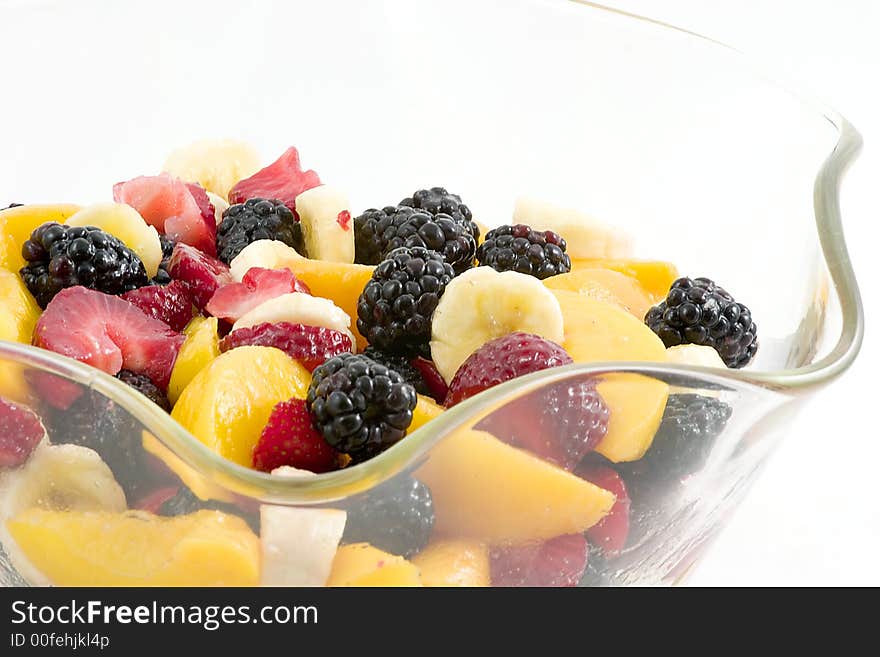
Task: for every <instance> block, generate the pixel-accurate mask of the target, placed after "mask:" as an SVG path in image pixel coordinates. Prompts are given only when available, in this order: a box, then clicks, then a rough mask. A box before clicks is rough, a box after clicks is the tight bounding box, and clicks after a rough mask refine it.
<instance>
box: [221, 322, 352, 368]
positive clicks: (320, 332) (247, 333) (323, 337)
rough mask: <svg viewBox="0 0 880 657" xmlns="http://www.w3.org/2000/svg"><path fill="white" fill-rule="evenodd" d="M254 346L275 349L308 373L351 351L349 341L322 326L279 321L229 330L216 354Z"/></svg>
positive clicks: (347, 338) (341, 334)
mask: <svg viewBox="0 0 880 657" xmlns="http://www.w3.org/2000/svg"><path fill="white" fill-rule="evenodd" d="M245 345H258V346H262V347H275V348H276V349H280V350H281V351H283V352H284V353H286V354H287V355H288V356H290V357H291V358H293V359H294V360H296V361H299V362H300V363H302V365H303V367H305V368H306V369H307V370H308V371H309V372H311V371H313V370H314V369H315V368H316V367H317V366H318V365H320V364H321V363H323V362H324V361H325V360H328V359H329V358H333V357H334V356H338V355H339V354H344V353H350V352H351V347H352V344H351V338H350V337H348V336H347V335H345V334H344V333H341V332H340V331H334V330H333V329H328V328H324V327H323V326H305V325H304V324H291V323H290V322H279V323H277V324H269V323H263V324H256V325H254V326H248V327H246V328H240V329H238V330H236V331H233V332H232V333H230V334H229V335H227V336H226V337H225V338H223V339H222V340H221V341H220V351H229V350H230V349H234V348H235V347H242V346H245Z"/></svg>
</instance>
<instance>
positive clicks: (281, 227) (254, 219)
mask: <svg viewBox="0 0 880 657" xmlns="http://www.w3.org/2000/svg"><path fill="white" fill-rule="evenodd" d="M257 240H279V241H281V242H284V243H285V244H287V245H288V246H292V247H293V248H294V249H296V250H297V251H299V252H300V253H302V252H303V238H302V227H301V226H300V225H299V221H298V220H297V218H296V217H295V216H294V214H293V212H292V211H291V210H290V208H288V207H287V206H286V205H284V203H283V202H282V201H277V200H268V199H262V198H251V199H248V200H247V201H245V202H244V203H236V204H235V205H230V206H229V208H227V209H226V211H225V212H224V213H223V219H222V220H221V221H220V223H219V224H218V225H217V257H218V258H219V259H220V260H222V261H223V262H225V263H226V264H227V265H228V264H229V263H230V262H231V261H232V259H233V258H234V257H235V256H237V255H238V254H239V253H241V251H242V249H244V247H246V246H247V245H248V244H250V243H251V242H256V241H257Z"/></svg>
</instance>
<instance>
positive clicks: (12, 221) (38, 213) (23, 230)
mask: <svg viewBox="0 0 880 657" xmlns="http://www.w3.org/2000/svg"><path fill="white" fill-rule="evenodd" d="M79 209H80V208H79V206H78V205H71V204H69V203H65V204H58V205H20V206H18V207H15V208H7V209H6V210H0V267H3V268H4V269H9V270H10V271H15V272H17V271H18V270H19V269H21V268H22V267H24V258H22V257H21V247H22V245H23V244H24V243H25V241H26V240H27V239H28V238H29V237H30V236H31V233H32V232H33V231H34V229H35V228H37V226H42V225H43V224H45V223H46V222H49V221H54V222H56V223H59V224H63V223H64V222H65V221H67V218H68V217H70V216H71V215H73V214H76V213H77V212H78V211H79Z"/></svg>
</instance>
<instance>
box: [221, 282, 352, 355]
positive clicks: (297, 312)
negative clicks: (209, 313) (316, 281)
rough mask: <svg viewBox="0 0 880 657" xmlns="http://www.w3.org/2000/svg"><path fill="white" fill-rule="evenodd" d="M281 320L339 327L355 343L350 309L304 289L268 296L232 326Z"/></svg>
mask: <svg viewBox="0 0 880 657" xmlns="http://www.w3.org/2000/svg"><path fill="white" fill-rule="evenodd" d="M279 322H290V323H291V324H305V325H306V326H323V327H325V328H328V329H333V330H334V331H340V332H341V333H344V334H345V335H347V336H348V337H349V338H351V344H352V346H353V345H354V336H353V335H352V333H351V330H350V328H349V327H350V326H351V318H350V317H349V316H348V313H346V312H345V311H344V310H343V309H342V308H340V307H339V306H337V305H336V304H335V303H333V302H332V301H330V299H324V298H322V297H313V296H312V295H310V294H303V293H301V292H290V293H289V294H282V295H281V296H278V297H274V298H272V299H267V300H266V301H264V302H263V303H261V304H260V305H259V306H257V307H256V308H254V309H253V310H251V311H250V312H247V313H245V314H244V315H242V316H241V317H240V318H239V319H238V321H237V322H235V324H233V325H232V330H233V331H236V330H238V329H240V328H247V327H249V326H256V325H257V324H277V323H279Z"/></svg>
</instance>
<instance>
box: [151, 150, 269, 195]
mask: <svg viewBox="0 0 880 657" xmlns="http://www.w3.org/2000/svg"><path fill="white" fill-rule="evenodd" d="M162 170H163V171H165V172H167V173H170V174H171V175H172V176H177V177H178V178H181V179H182V180H186V181H187V182H197V183H199V184H200V185H201V186H202V187H204V188H205V189H206V190H208V191H209V192H214V193H215V194H217V195H218V196H222V197H223V198H227V196H228V194H229V190H230V189H232V187H233V185H235V183H237V182H238V181H239V180H243V179H245V178H249V177H250V176H252V175H254V174H255V173H256V172H257V171H259V170H260V156H259V154H258V153H257V151H256V149H254V147H253V146H251V145H250V144H248V143H245V142H243V141H237V140H235V139H203V140H201V141H196V142H193V143H192V144H189V145H188V146H184V147H182V148H178V149H177V150H176V151H174V152H173V153H171V155H169V156H168V159H167V160H166V161H165V166H164V167H163V169H162Z"/></svg>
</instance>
